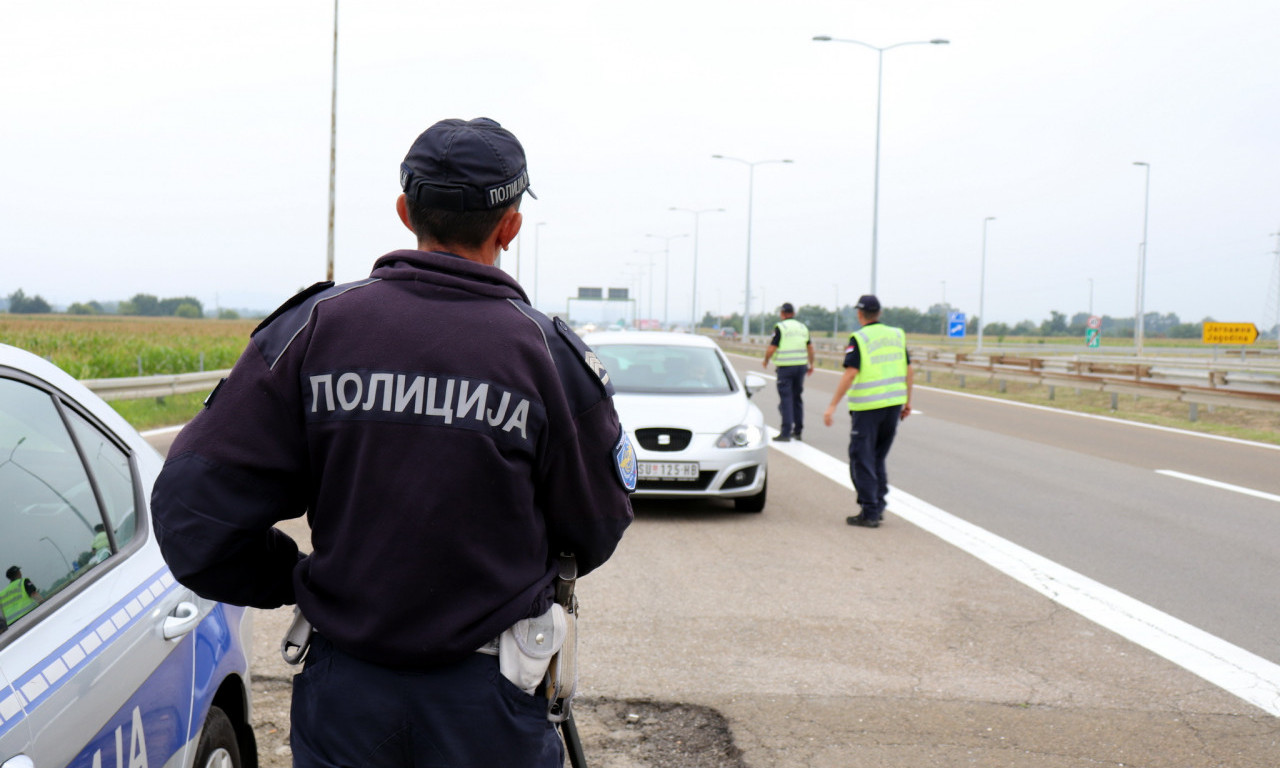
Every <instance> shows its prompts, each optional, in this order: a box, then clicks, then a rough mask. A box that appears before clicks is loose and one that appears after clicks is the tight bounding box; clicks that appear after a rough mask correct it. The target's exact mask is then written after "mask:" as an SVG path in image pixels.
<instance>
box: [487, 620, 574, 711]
mask: <svg viewBox="0 0 1280 768" xmlns="http://www.w3.org/2000/svg"><path fill="white" fill-rule="evenodd" d="M568 634H569V628H568V622H567V621H566V619H565V614H564V608H562V607H560V605H559V604H558V603H552V604H551V608H550V609H549V610H548V611H547V612H546V613H544V614H542V615H541V616H534V617H533V618H529V619H521V620H520V621H517V622H516V623H515V624H513V625H511V628H510V629H508V630H507V631H505V632H503V633H502V634H501V635H499V636H498V668H499V669H500V670H501V671H502V676H503V677H505V678H507V679H508V680H510V681H511V682H512V683H514V684H515V686H516V687H517V688H520V689H521V690H523V691H524V692H525V693H527V694H529V695H531V696H532V695H533V694H534V692H535V691H536V690H537V688H538V684H539V683H541V682H542V678H544V677H546V674H547V667H548V666H549V665H550V664H551V657H552V656H554V655H555V653H556V651H558V650H560V647H561V646H562V645H564V641H565V638H566V637H568Z"/></svg>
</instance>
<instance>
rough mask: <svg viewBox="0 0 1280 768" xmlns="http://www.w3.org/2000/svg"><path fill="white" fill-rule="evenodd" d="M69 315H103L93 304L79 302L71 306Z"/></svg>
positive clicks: (68, 311) (68, 310)
mask: <svg viewBox="0 0 1280 768" xmlns="http://www.w3.org/2000/svg"><path fill="white" fill-rule="evenodd" d="M67 313H68V314H72V315H98V314H102V313H101V311H99V310H95V309H94V308H93V306H92V305H91V304H81V303H80V302H78V301H77V302H75V303H74V304H72V305H71V306H69V307H67Z"/></svg>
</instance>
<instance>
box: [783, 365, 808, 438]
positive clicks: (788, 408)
mask: <svg viewBox="0 0 1280 768" xmlns="http://www.w3.org/2000/svg"><path fill="white" fill-rule="evenodd" d="M808 370H809V366H808V365H780V366H778V413H780V414H781V415H782V430H781V432H782V437H791V436H792V435H798V434H800V432H801V430H803V429H804V399H803V398H802V397H801V395H802V394H804V375H805V372H806V371H808Z"/></svg>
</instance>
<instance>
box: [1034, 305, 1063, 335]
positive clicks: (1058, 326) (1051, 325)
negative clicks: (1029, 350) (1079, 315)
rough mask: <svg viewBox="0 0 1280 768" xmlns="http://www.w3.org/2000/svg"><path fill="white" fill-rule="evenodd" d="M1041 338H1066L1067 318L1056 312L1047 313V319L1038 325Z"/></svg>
mask: <svg viewBox="0 0 1280 768" xmlns="http://www.w3.org/2000/svg"><path fill="white" fill-rule="evenodd" d="M1040 335H1041V336H1066V335H1067V316H1066V315H1064V314H1062V313H1061V312H1058V311H1057V310H1050V311H1049V319H1048V320H1045V321H1043V322H1041V323H1040Z"/></svg>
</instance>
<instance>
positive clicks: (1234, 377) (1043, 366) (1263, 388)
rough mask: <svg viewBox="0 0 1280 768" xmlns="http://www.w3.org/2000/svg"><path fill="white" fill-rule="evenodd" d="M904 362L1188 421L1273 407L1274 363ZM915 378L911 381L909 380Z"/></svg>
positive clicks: (936, 356)
mask: <svg viewBox="0 0 1280 768" xmlns="http://www.w3.org/2000/svg"><path fill="white" fill-rule="evenodd" d="M716 341H717V342H718V343H720V345H721V346H723V347H725V348H726V349H730V348H731V349H733V350H734V351H738V352H744V353H747V354H759V353H762V352H763V350H764V346H765V345H766V344H767V343H768V339H767V338H761V337H754V336H753V337H751V338H749V339H747V340H745V341H736V340H734V341H730V340H728V339H716ZM909 349H910V352H911V362H912V364H913V365H914V366H916V367H917V368H918V369H920V370H923V371H931V370H941V371H948V372H951V373H955V374H958V375H961V376H964V377H966V378H973V379H975V380H986V381H1017V382H1019V383H1026V384H1037V385H1041V386H1045V387H1049V388H1050V397H1052V394H1053V388H1054V387H1071V388H1077V389H1088V390H1093V391H1097V392H1109V393H1111V395H1112V400H1113V402H1114V400H1115V398H1116V396H1117V395H1120V394H1127V395H1137V396H1139V397H1154V398H1160V399H1165V400H1174V401H1180V402H1184V403H1186V404H1187V405H1188V408H1189V416H1190V418H1191V420H1193V421H1194V420H1195V419H1196V417H1197V406H1200V405H1205V406H1220V407H1231V408H1245V409H1252V410H1262V411H1273V412H1280V364H1277V363H1275V362H1271V361H1259V360H1257V359H1254V360H1252V361H1250V360H1243V361H1237V360H1233V359H1230V358H1223V359H1213V360H1206V359H1204V358H1198V357H1192V358H1187V357H1182V358H1176V357H1172V356H1167V355H1166V356H1159V357H1147V356H1143V357H1141V358H1139V357H1119V356H1111V355H1106V356H1104V355H1077V354H1065V355H1049V354H1040V355H1011V354H1005V353H1002V352H991V353H986V354H977V353H974V352H959V351H951V350H945V349H938V348H936V347H928V346H917V345H910V346H909ZM814 351H815V354H816V357H817V358H818V360H819V361H820V362H821V363H826V364H827V365H828V367H836V368H838V367H839V366H840V363H841V362H842V360H843V356H844V355H843V353H844V343H843V342H836V341H834V340H832V339H815V340H814ZM917 381H919V379H917Z"/></svg>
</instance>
